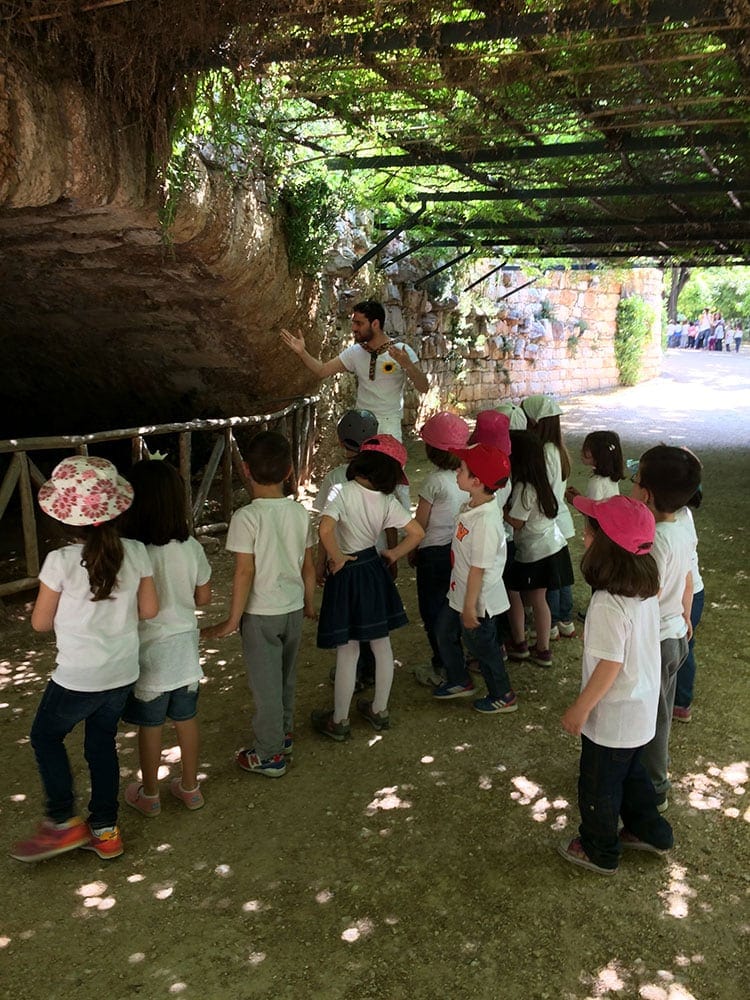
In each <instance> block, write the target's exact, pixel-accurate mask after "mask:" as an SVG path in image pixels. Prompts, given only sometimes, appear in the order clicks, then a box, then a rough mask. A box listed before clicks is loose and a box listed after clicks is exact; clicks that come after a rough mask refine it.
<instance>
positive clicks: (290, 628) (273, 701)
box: [240, 608, 302, 760]
mask: <svg viewBox="0 0 750 1000" xmlns="http://www.w3.org/2000/svg"><path fill="white" fill-rule="evenodd" d="M240 632H241V634H242V655H243V657H244V659H245V669H246V670H247V680H248V684H249V685H250V690H251V691H252V694H253V701H254V702H255V713H254V714H253V731H254V733H255V752H256V753H257V754H258V756H259V757H260V759H261V760H265V759H266V758H267V757H274V756H275V755H276V754H280V753H281V752H282V751H283V749H284V735H285V733H291V732H292V729H293V727H294V687H295V681H296V678H297V651H298V650H299V644H300V639H301V637H302V609H301V608H300V610H299V611H290V612H289V613H288V614H284V615H248V614H244V615H243V616H242V621H241V623H240Z"/></svg>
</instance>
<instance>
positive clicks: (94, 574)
mask: <svg viewBox="0 0 750 1000" xmlns="http://www.w3.org/2000/svg"><path fill="white" fill-rule="evenodd" d="M77 533H78V534H79V535H80V536H81V537H82V538H83V553H82V555H81V565H82V566H83V567H84V568H85V569H86V571H87V573H88V575H89V585H90V587H91V593H92V594H93V595H94V596H93V597H92V598H91V600H92V601H106V600H108V598H109V596H110V594H111V593H112V591H113V590H114V588H115V586H116V584H117V574H118V573H119V572H120V567H121V566H122V560H123V558H124V555H125V553H124V550H123V547H122V541H121V540H120V535H119V532H118V530H117V528H116V527H115V526H114V524H113V523H112V521H107V522H105V523H104V524H100V525H91V526H87V527H83V528H80V529H78V532H77Z"/></svg>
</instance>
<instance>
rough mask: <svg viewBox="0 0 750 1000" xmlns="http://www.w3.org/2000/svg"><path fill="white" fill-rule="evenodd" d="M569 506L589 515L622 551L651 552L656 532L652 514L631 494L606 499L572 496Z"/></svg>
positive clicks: (643, 554) (641, 553)
mask: <svg viewBox="0 0 750 1000" xmlns="http://www.w3.org/2000/svg"><path fill="white" fill-rule="evenodd" d="M573 506H574V507H575V508H576V510H580V512H581V513H582V514H585V515H586V516H587V517H592V518H593V519H594V520H595V521H596V523H597V524H598V525H599V527H600V528H601V529H602V531H603V532H604V534H605V535H606V536H607V538H611V539H612V541H613V542H614V543H615V545H619V546H620V548H621V549H625V551H626V552H632V553H633V555H636V556H645V555H648V553H649V552H650V551H651V546H652V545H653V544H654V534H655V533H656V521H655V520H654V515H653V514H652V513H651V511H650V510H649V509H648V507H647V506H646V505H645V503H641V501H640V500H633V498H632V497H623V496H616V497H608V498H607V499H606V500H589V498H588V497H584V496H577V497H574V498H573Z"/></svg>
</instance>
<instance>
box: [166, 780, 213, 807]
mask: <svg viewBox="0 0 750 1000" xmlns="http://www.w3.org/2000/svg"><path fill="white" fill-rule="evenodd" d="M169 790H170V791H171V793H172V795H174V797H175V798H176V799H179V800H180V802H182V803H183V805H184V806H185V807H186V808H187V809H202V808H203V806H204V805H205V804H206V800H205V799H204V798H203V793H202V792H201V790H200V785H197V786H196V787H195V788H194V789H193V790H192V791H191V792H186V791H185V789H184V788H183V787H182V784H181V779H180V778H173V779H172V781H171V782H170V785H169Z"/></svg>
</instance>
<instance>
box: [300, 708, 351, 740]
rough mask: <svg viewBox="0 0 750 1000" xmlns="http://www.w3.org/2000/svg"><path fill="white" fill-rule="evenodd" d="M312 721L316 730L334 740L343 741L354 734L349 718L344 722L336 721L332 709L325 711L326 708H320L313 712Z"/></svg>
mask: <svg viewBox="0 0 750 1000" xmlns="http://www.w3.org/2000/svg"><path fill="white" fill-rule="evenodd" d="M310 721H311V722H312V725H313V729H314V730H315V731H316V732H318V733H321V734H322V735H323V736H329V737H330V738H331V739H332V740H336V742H337V743H343V742H344V740H348V739H349V738H350V736H351V735H352V731H351V727H350V726H349V720H348V719H345V720H344V721H343V722H334V721H333V711H332V710H330V711H325V709H318V710H317V711H315V712H313V713H312V715H311V716H310Z"/></svg>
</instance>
